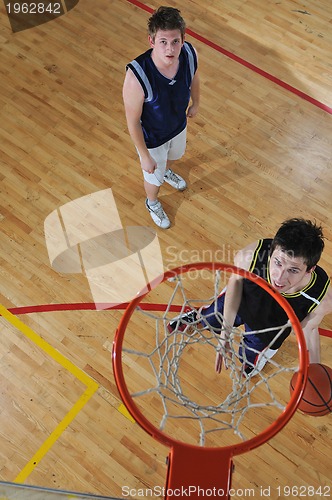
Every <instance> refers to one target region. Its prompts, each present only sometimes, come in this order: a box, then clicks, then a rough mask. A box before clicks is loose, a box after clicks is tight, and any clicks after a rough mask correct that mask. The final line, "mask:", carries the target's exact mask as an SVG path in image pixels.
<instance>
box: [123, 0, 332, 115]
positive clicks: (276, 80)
mask: <svg viewBox="0 0 332 500" xmlns="http://www.w3.org/2000/svg"><path fill="white" fill-rule="evenodd" d="M127 1H128V2H129V3H131V4H133V5H135V6H136V7H139V8H140V9H142V10H145V11H147V12H149V13H150V14H151V13H152V12H153V11H154V9H151V7H148V6H147V5H145V4H143V3H142V2H139V1H138V0H127ZM186 33H187V34H188V35H190V36H192V37H193V38H196V40H199V41H200V42H202V43H204V44H205V45H207V46H208V47H211V48H212V49H213V50H216V51H217V52H220V53H221V54H223V55H224V56H226V57H228V58H229V59H232V60H233V61H235V62H237V63H239V64H241V65H242V66H244V67H246V68H248V69H250V70H251V71H253V72H254V73H257V74H258V75H260V76H263V77H264V78H266V79H267V80H269V81H271V82H273V83H275V84H276V85H279V87H282V88H283V89H285V90H288V91H289V92H292V94H295V95H297V96H298V97H300V98H301V99H304V100H305V101H307V102H309V103H310V104H313V105H314V106H316V107H317V108H320V109H322V110H323V111H326V113H329V114H332V107H330V106H327V105H326V104H323V103H322V102H320V101H318V100H317V99H315V98H314V97H311V96H309V95H308V94H306V93H305V92H302V90H299V89H297V88H295V87H293V86H292V85H289V84H288V83H286V82H284V81H283V80H280V78H277V77H276V76H273V75H271V74H270V73H268V72H267V71H264V70H263V69H261V68H259V67H258V66H255V65H254V64H251V63H250V62H248V61H246V60H245V59H243V58H242V57H239V56H237V55H236V54H233V53H232V52H230V51H229V50H226V49H224V48H223V47H221V46H220V45H217V44H216V43H214V42H212V41H211V40H208V39H207V38H205V37H203V36H201V35H199V34H198V33H196V32H195V31H192V30H191V29H187V30H186Z"/></svg>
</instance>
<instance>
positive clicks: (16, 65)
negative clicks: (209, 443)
mask: <svg viewBox="0 0 332 500" xmlns="http://www.w3.org/2000/svg"><path fill="white" fill-rule="evenodd" d="M62 5H63V2H62ZM168 5H171V6H176V7H179V8H180V9H181V12H182V14H183V16H184V18H185V19H186V21H187V25H188V28H189V30H190V31H189V32H188V35H187V39H188V40H189V41H190V42H192V43H193V44H194V45H195V47H196V49H197V52H198V54H199V63H200V75H201V108H200V113H199V115H198V116H197V117H196V118H195V119H193V120H190V123H189V133H188V147H187V152H186V155H185V157H184V159H183V161H181V162H179V169H181V172H182V174H183V176H184V177H185V178H186V179H187V180H188V184H189V187H188V189H187V190H186V191H185V192H184V193H178V192H174V191H173V190H172V189H171V188H170V187H169V186H165V187H163V188H162V192H161V200H162V202H163V204H164V207H165V209H166V210H167V213H168V214H169V216H170V218H171V220H172V223H173V225H172V227H171V228H170V229H169V230H167V231H162V230H158V229H157V234H158V237H159V243H160V247H161V251H162V256H163V262H164V268H165V269H169V268H171V267H174V266H175V265H178V264H187V263H189V262H190V261H193V260H194V261H198V260H210V259H211V258H212V259H213V258H215V259H217V260H221V261H225V262H232V257H233V255H234V252H235V251H236V250H238V249H239V248H241V247H243V246H244V245H245V244H247V243H248V242H251V241H253V240H255V239H257V238H259V237H269V236H272V235H273V234H274V232H275V230H276V229H277V228H278V226H279V224H280V223H281V222H282V221H283V220H284V219H286V218H288V217H294V216H303V217H306V218H311V219H316V220H317V221H319V222H320V223H321V224H322V225H323V227H324V230H325V235H326V249H325V251H324V256H323V258H322V261H321V264H322V266H323V267H324V268H326V270H327V271H328V272H329V273H332V231H331V226H330V224H331V213H332V202H331V193H332V173H331V172H332V169H331V167H332V164H331V146H332V121H331V113H332V98H331V87H332V80H331V74H332V56H331V54H332V31H331V25H332V4H331V2H330V1H329V0H317V1H315V2H314V1H303V2H300V1H296V0H280V1H279V0H278V1H277V0H266V1H264V2H262V1H259V0H230V1H225V0H221V1H220V0H218V1H216V0H215V1H213V0H211V1H210V2H206V3H204V5H203V3H202V2H198V1H188V0H184V1H182V2H178V3H177V2H174V1H170V2H169V3H168ZM158 6H159V4H157V3H155V2H151V3H149V4H146V5H145V4H141V3H139V2H131V1H126V0H99V1H98V2H92V1H88V0H80V1H79V3H78V4H77V6H76V7H75V8H73V9H72V10H70V11H68V12H67V13H66V14H65V15H63V16H60V17H58V18H57V19H56V20H53V21H51V22H48V23H46V24H43V25H40V26H39V27H34V28H31V29H26V30H21V31H17V32H15V33H14V32H13V31H12V29H11V25H10V23H9V20H8V17H7V15H6V10H5V8H4V6H3V5H2V6H1V8H0V11H1V22H0V55H1V57H0V73H1V93H0V150H1V168H0V181H1V184H0V186H1V187H0V198H1V208H0V221H1V236H0V238H1V240H0V252H1V253H0V257H1V267H0V273H1V274H0V275H1V284H0V295H1V298H0V302H1V303H2V304H3V307H2V309H1V313H2V317H1V318H0V326H1V335H2V342H1V344H0V360H1V361H0V369H1V406H0V471H1V474H0V479H1V480H3V481H16V482H20V483H27V484H31V485H40V486H47V487H55V488H62V489H68V490H77V491H80V492H91V493H95V494H102V495H110V496H116V497H121V496H122V494H123V490H122V488H123V487H124V486H127V487H129V488H132V490H133V492H134V491H135V490H136V491H137V495H135V494H133V496H132V498H136V497H137V498H139V495H138V491H139V489H140V488H153V487H156V486H163V484H164V480H165V473H166V467H165V457H166V455H167V450H166V449H165V448H164V447H163V446H161V445H159V444H158V443H156V442H155V441H154V440H152V438H150V437H149V436H147V435H146V434H145V433H144V432H143V431H142V430H141V429H140V428H139V427H138V425H137V424H135V423H133V422H132V421H131V420H130V419H129V418H128V416H126V414H125V412H124V410H123V407H122V406H121V401H120V398H119V396H118V393H117V390H116V387H115V383H114V378H113V374H112V366H111V348H112V341H113V337H114V332H115V329H116V327H117V324H118V321H119V319H120V318H121V314H122V311H121V310H117V309H115V310H109V311H105V310H104V311H98V312H97V311H95V310H89V304H91V303H92V302H93V297H92V295H91V292H90V288H89V285H88V282H87V279H86V277H85V276H82V274H80V273H78V272H73V273H70V272H66V273H65V272H58V271H56V270H55V269H52V267H51V265H50V259H49V256H48V252H47V247H46V242H45V234H44V221H45V219H46V218H47V217H48V216H49V214H51V213H52V212H53V211H54V210H57V209H59V207H61V206H62V205H65V204H66V203H68V202H70V201H72V200H76V199H78V198H81V197H83V196H85V195H91V194H92V193H97V192H99V191H102V190H105V189H109V188H111V190H112V193H113V195H114V200H115V202H116V207H117V210H118V213H119V216H120V219H121V222H122V225H123V226H124V227H126V226H151V225H152V222H151V220H150V216H149V214H148V213H147V211H146V209H145V207H144V192H143V187H142V180H141V174H140V167H139V164H138V162H137V158H136V153H135V150H134V148H133V145H132V143H131V141H130V138H129V136H128V133H127V129H126V123H125V117H124V110H123V104H122V82H123V78H124V72H125V65H126V63H127V62H128V61H130V60H131V59H133V58H134V57H135V56H136V55H138V54H140V53H141V52H143V51H144V50H146V48H147V36H146V22H147V18H148V16H149V13H148V11H149V10H150V9H151V8H152V9H153V8H156V7H158ZM161 302H162V297H161ZM91 307H92V306H91ZM8 311H9V312H8ZM13 314H14V315H13ZM322 327H323V328H324V329H327V330H329V329H331V328H332V317H329V318H326V319H325V320H324V323H323V324H322ZM321 341H322V362H323V363H325V364H328V365H330V366H331V355H332V348H331V344H332V343H331V338H330V337H329V336H328V335H322V337H321ZM291 343H292V341H289V346H291V345H292V344H291ZM284 349H285V350H287V345H285V346H284ZM210 367H211V363H209V364H208V363H207V366H206V367H205V366H202V373H203V372H204V371H205V370H207V369H209V368H210ZM189 376H190V374H188V377H189ZM287 390H288V388H287ZM330 418H331V417H329V416H327V417H321V418H313V417H308V416H303V415H301V414H299V413H296V415H295V416H294V418H293V420H292V421H291V422H290V423H289V424H288V426H287V427H286V428H285V429H284V430H283V431H282V432H281V433H280V434H279V435H278V436H276V437H275V438H273V439H272V440H271V441H270V442H269V443H268V444H265V445H264V446H262V447H261V448H259V449H257V450H255V451H253V452H250V453H248V454H246V455H243V456H240V457H237V458H236V459H235V466H236V468H235V473H234V476H233V486H234V488H235V489H239V488H242V489H243V490H245V489H246V488H248V489H252V490H253V491H254V492H255V496H256V497H259V495H260V493H261V488H265V489H266V488H270V491H269V497H270V498H272V499H276V498H286V497H289V496H288V495H287V492H288V490H287V487H298V488H302V492H304V493H306V494H308V492H309V490H308V487H309V486H312V487H314V488H316V489H317V488H319V487H322V488H324V487H325V488H326V489H325V490H322V491H323V493H324V492H325V493H326V492H327V491H329V492H330V495H331V494H332V491H331V490H330V489H329V490H328V488H330V487H331V482H330V481H331V465H332V463H331V431H332V427H331V420H330ZM278 488H279V490H278ZM265 491H267V490H265ZM293 491H295V490H293ZM303 496H304V495H303ZM308 496H309V495H308ZM244 497H245V493H243V498H244ZM238 498H241V494H240V493H238ZM317 498H318V497H317Z"/></svg>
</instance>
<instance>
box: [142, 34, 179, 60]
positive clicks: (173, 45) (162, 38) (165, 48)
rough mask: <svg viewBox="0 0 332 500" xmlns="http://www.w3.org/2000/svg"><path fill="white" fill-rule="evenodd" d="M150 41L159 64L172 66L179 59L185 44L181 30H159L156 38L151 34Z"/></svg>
mask: <svg viewBox="0 0 332 500" xmlns="http://www.w3.org/2000/svg"><path fill="white" fill-rule="evenodd" d="M149 42H150V46H151V47H152V48H153V53H154V57H155V58H156V60H157V61H158V63H159V64H162V65H165V66H171V65H172V64H174V62H177V61H178V59H179V55H180V52H181V48H182V45H183V40H182V37H181V32H180V30H167V31H162V30H159V31H157V33H156V36H155V39H154V40H152V38H151V37H150V36H149Z"/></svg>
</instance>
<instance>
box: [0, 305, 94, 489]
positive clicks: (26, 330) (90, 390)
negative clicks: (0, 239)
mask: <svg viewBox="0 0 332 500" xmlns="http://www.w3.org/2000/svg"><path fill="white" fill-rule="evenodd" d="M0 315H1V316H3V317H4V318H5V319H6V320H7V321H8V322H9V323H11V324H12V325H13V326H14V327H15V328H17V329H18V330H20V332H22V333H23V335H25V336H26V337H28V338H29V339H30V340H32V341H33V342H34V343H35V344H36V345H37V346H38V347H40V348H41V349H42V350H43V351H44V352H46V354H48V355H49V356H50V357H51V358H53V359H54V361H56V362H57V363H59V364H60V365H61V366H62V367H63V368H65V369H66V370H67V371H69V372H70V373H71V374H72V375H74V376H75V377H76V378H77V379H78V380H80V381H81V382H83V383H84V384H85V385H86V386H87V388H86V390H85V391H84V393H83V394H82V396H81V397H80V398H79V399H78V400H77V401H76V403H75V404H74V406H72V408H71V409H70V410H69V412H68V413H67V414H66V415H65V417H64V418H63V419H62V420H61V422H60V423H59V424H58V425H57V427H56V428H55V430H54V431H53V432H52V433H51V434H50V435H49V437H48V438H47V439H46V441H45V442H44V443H43V444H42V446H41V447H40V448H39V450H38V451H37V452H36V453H35V455H34V456H33V457H32V459H31V460H30V461H29V462H28V463H27V464H26V466H25V467H24V468H23V469H22V470H21V472H20V473H19V474H18V476H17V477H16V478H15V482H16V483H19V482H24V480H25V479H26V478H27V477H28V476H29V475H30V474H31V472H32V471H33V469H34V468H35V467H36V465H37V464H38V463H39V462H40V460H41V459H42V458H43V457H44V456H45V454H46V453H47V452H48V451H49V449H50V448H51V447H52V446H53V444H54V443H55V442H56V440H57V439H58V438H59V437H60V436H61V434H62V433H63V432H64V430H65V429H66V428H67V427H68V425H69V424H70V423H71V422H72V421H73V420H74V418H75V417H76V415H77V414H78V413H79V412H80V411H81V409H82V408H83V407H84V406H85V404H86V403H87V402H88V401H89V399H90V398H91V396H92V395H93V394H94V393H95V392H96V390H97V389H98V387H99V385H98V384H97V383H96V382H95V381H94V380H93V379H92V378H91V377H89V375H87V374H86V373H85V372H84V371H83V370H81V369H80V368H78V367H77V366H76V365H74V363H72V362H71V361H69V359H67V358H66V357H65V356H63V354H61V353H60V352H59V351H57V350H56V349H55V348H54V347H52V346H51V345H50V344H48V343H47V342H46V341H45V340H44V339H42V338H41V337H40V336H39V335H38V334H37V333H36V332H35V331H34V330H32V329H31V328H30V327H29V326H27V325H26V324H25V323H23V322H22V321H21V320H20V319H18V318H17V317H16V316H15V315H14V314H12V313H11V312H9V311H8V310H7V309H6V308H5V307H4V306H3V305H1V304H0Z"/></svg>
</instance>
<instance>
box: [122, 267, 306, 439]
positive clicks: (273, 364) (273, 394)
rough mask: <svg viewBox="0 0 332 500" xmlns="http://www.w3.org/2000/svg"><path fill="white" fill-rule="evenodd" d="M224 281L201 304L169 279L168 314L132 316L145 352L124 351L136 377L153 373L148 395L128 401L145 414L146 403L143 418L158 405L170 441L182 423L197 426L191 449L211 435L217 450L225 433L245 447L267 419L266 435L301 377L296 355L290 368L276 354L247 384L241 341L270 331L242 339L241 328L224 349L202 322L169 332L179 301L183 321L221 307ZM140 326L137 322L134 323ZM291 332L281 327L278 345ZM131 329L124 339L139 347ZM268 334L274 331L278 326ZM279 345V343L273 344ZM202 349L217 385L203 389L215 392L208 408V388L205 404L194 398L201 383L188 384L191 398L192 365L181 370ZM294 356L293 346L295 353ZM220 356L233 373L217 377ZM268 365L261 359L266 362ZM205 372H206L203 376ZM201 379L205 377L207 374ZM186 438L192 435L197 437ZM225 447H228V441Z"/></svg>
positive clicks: (180, 279)
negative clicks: (203, 308) (141, 330)
mask: <svg viewBox="0 0 332 500" xmlns="http://www.w3.org/2000/svg"><path fill="white" fill-rule="evenodd" d="M220 281H221V280H220V272H219V271H217V272H215V279H214V295H213V297H210V298H209V299H206V300H205V301H202V300H196V299H192V298H191V297H189V296H188V292H187V290H186V288H185V286H184V284H183V277H182V275H177V276H176V277H175V278H174V279H172V287H171V293H170V299H169V302H168V304H167V307H166V310H164V311H161V312H159V311H157V312H151V311H148V310H145V309H146V308H145V307H144V306H140V307H138V308H137V309H136V311H135V313H134V314H133V316H137V315H138V314H139V315H142V318H141V319H140V321H142V320H143V321H144V324H146V328H145V329H146V331H147V336H146V337H147V339H146V341H142V347H141V345H139V346H137V347H135V348H131V347H126V346H124V347H123V362H124V364H125V365H128V366H130V367H134V366H135V369H137V370H143V371H144V373H146V372H147V371H148V367H149V368H150V375H149V376H147V377H145V379H146V378H147V379H148V383H145V384H144V385H146V387H144V389H142V390H137V391H136V390H134V391H133V392H132V391H131V390H130V389H129V392H130V393H131V397H132V398H135V403H136V404H137V406H138V407H139V408H140V409H141V407H142V406H144V403H143V400H144V397H148V400H147V401H148V402H147V404H145V408H144V411H142V410H141V411H142V413H145V414H147V413H148V412H149V407H150V406H151V407H152V406H155V405H156V399H157V400H158V401H159V409H158V411H159V414H160V417H159V422H156V427H159V429H160V430H162V431H164V432H166V433H167V434H170V433H172V435H173V433H176V432H180V431H178V429H179V427H180V424H182V423H183V422H184V425H185V427H186V426H187V424H188V423H190V425H191V424H192V423H195V424H196V426H198V429H197V433H196V437H195V441H196V442H195V443H194V444H200V445H201V446H204V445H206V444H207V442H206V441H207V436H209V435H210V434H212V433H214V435H213V444H212V446H215V445H218V439H217V438H216V434H219V433H221V431H223V432H222V434H223V436H224V435H225V432H224V431H226V433H231V434H232V435H233V438H234V436H235V437H237V439H238V440H242V441H245V440H247V439H249V438H251V437H253V435H256V434H258V433H259V432H261V430H262V429H261V426H260V425H258V424H257V420H261V419H263V422H262V424H261V425H263V426H265V427H267V425H269V424H270V423H272V422H273V421H274V420H275V419H276V418H277V417H278V416H279V415H280V413H281V412H282V411H283V410H284V408H285V406H286V404H287V402H288V399H287V398H289V390H288V387H289V380H290V378H291V375H292V374H293V373H294V372H295V371H297V370H298V361H297V352H296V353H295V355H293V356H288V357H287V359H286V362H285V359H283V357H281V356H280V354H279V352H278V356H275V358H273V359H267V360H266V363H267V364H266V365H265V367H264V369H263V370H262V371H260V372H259V373H258V374H255V376H252V375H249V376H246V375H245V374H244V372H243V363H244V362H246V359H245V351H244V349H242V360H243V361H241V360H240V357H239V348H240V346H243V339H244V336H245V335H253V334H256V335H257V334H260V333H263V332H267V331H269V330H264V331H253V332H250V333H245V332H244V331H243V329H242V328H233V329H232V331H231V333H230V336H229V343H228V347H227V348H225V347H224V345H223V343H222V342H221V340H220V335H219V334H216V333H215V331H214V330H213V329H212V328H206V329H205V328H203V327H202V325H201V323H200V320H199V319H198V320H197V321H196V322H195V323H190V324H189V323H188V325H187V326H186V327H185V329H184V331H181V330H180V327H181V326H182V325H183V322H182V323H181V322H180V321H179V322H178V327H177V328H176V329H175V330H174V331H173V332H172V333H170V332H169V331H168V328H167V324H168V323H169V321H170V320H172V319H174V313H173V314H172V306H174V305H177V306H178V305H179V297H182V305H181V312H180V314H179V313H178V314H177V315H176V317H178V316H179V317H180V318H181V316H182V315H183V314H185V312H187V311H188V310H192V309H193V308H198V306H199V305H202V302H203V304H204V303H206V305H208V304H210V303H211V302H212V301H213V300H216V298H217V297H218V295H219V293H220V289H221V288H220V284H221V283H220ZM168 286H169V283H168ZM173 287H174V288H173ZM213 314H214V315H215V314H218V315H219V317H220V324H222V316H221V314H220V313H218V312H217V311H216V310H215V312H214V313H213ZM135 322H137V319H136V321H135ZM152 324H154V326H155V340H154V341H153V345H152V341H149V340H148V339H149V335H148V330H149V329H151V328H152V327H151V325H152ZM289 326H290V323H289V322H287V323H286V324H285V325H282V326H280V327H278V330H279V333H278V335H277V337H278V336H279V335H282V333H283V331H284V330H285V328H287V327H289ZM127 329H129V330H130V332H127V334H126V337H130V338H131V341H132V343H133V345H135V344H136V340H137V339H135V330H132V327H131V326H129V325H128V327H127ZM270 330H273V331H275V330H276V326H274V327H273V328H271V329H270ZM277 337H274V339H273V342H274V341H275V340H276V338H277ZM271 344H272V342H271ZM296 345H297V344H296ZM198 346H199V348H200V349H202V348H203V349H204V354H203V356H204V358H205V357H206V355H208V357H209V359H210V357H211V361H210V364H211V373H212V372H213V377H216V379H215V380H214V381H212V382H211V383H209V382H207V383H206V386H205V387H206V389H210V388H211V385H212V384H213V388H214V387H215V394H214V395H213V396H209V397H207V400H206V398H205V395H204V392H205V391H204V386H203V389H201V391H200V392H201V395H202V398H201V397H199V398H198V397H196V396H197V393H198V392H199V391H198V390H196V385H197V384H198V383H199V382H200V380H199V378H198V379H197V380H196V382H195V381H194V382H192V383H191V384H192V385H191V386H190V387H192V391H190V390H189V391H188V387H189V386H188V384H187V376H186V373H187V370H186V364H187V362H186V361H184V362H183V358H185V357H186V358H187V359H188V360H189V362H190V361H191V357H192V356H193V355H194V353H195V351H194V350H193V349H194V348H195V349H196V348H197V347H198ZM247 348H248V347H247ZM294 349H295V348H294V346H293V351H294ZM188 351H189V352H188ZM213 351H214V352H213ZM218 351H219V352H221V354H222V356H223V358H224V359H225V360H226V361H227V365H228V370H224V368H223V370H222V374H221V375H220V374H219V375H218V374H215V373H214V370H215V369H214V358H215V353H216V352H218ZM190 353H191V354H190ZM255 353H256V354H259V353H258V351H255ZM263 358H264V354H263V355H262V359H263ZM289 358H290V359H289ZM142 360H144V361H143V368H142V366H141V368H138V367H139V365H140V363H141V361H142ZM193 365H195V363H193ZM198 368H199V367H198ZM207 371H208V370H206V369H205V372H207ZM151 372H152V374H153V377H152V376H151ZM288 372H290V374H289V373H288ZM203 377H204V373H202V378H203ZM218 377H219V378H218ZM134 385H135V384H134ZM218 386H220V387H218ZM220 388H222V390H220ZM192 393H193V394H194V397H193V396H192ZM197 399H199V400H197ZM201 399H203V400H204V399H205V401H201ZM211 399H212V400H211ZM146 407H147V408H146ZM272 409H273V410H272ZM261 412H262V413H261ZM149 419H150V417H149ZM150 420H151V419H150ZM179 421H182V422H179ZM248 422H249V423H248ZM169 426H170V427H169ZM168 427H169V428H168ZM265 427H264V428H265ZM188 432H191V433H192V430H190V431H188ZM185 433H186V431H184V432H182V431H181V432H180V437H181V440H183V441H184V440H185V438H184V437H183V436H184V434H185ZM222 442H223V445H224V443H225V440H224V437H223V438H222Z"/></svg>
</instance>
